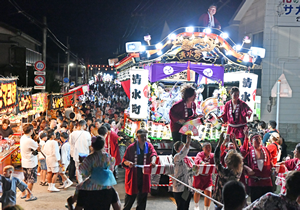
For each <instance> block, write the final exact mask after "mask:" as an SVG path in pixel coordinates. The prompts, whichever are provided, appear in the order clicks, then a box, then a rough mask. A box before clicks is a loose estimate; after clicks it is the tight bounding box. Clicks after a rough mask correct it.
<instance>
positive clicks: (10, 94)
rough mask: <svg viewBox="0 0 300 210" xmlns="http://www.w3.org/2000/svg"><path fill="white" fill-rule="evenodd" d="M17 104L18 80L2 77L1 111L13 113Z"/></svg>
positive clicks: (0, 87) (0, 92) (0, 82)
mask: <svg viewBox="0 0 300 210" xmlns="http://www.w3.org/2000/svg"><path fill="white" fill-rule="evenodd" d="M16 104H17V80H16V79H13V80H12V79H0V113H1V114H3V113H6V114H8V113H11V112H12V111H13V108H14V107H15V105H16Z"/></svg>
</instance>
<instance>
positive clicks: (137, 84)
mask: <svg viewBox="0 0 300 210" xmlns="http://www.w3.org/2000/svg"><path fill="white" fill-rule="evenodd" d="M146 38H147V40H146V39H145V41H147V43H148V45H142V43H141V42H128V43H126V52H127V53H128V55H127V56H126V57H125V58H123V59H122V60H121V61H120V62H117V63H115V64H114V68H115V69H116V70H117V72H118V80H119V81H120V82H121V84H122V86H123V88H124V90H125V93H126V94H127V96H128V97H129V98H130V107H129V109H128V111H127V116H126V120H125V129H124V132H125V133H126V134H127V135H129V136H131V137H134V134H135V132H136V130H137V129H139V128H145V129H147V130H148V132H149V133H148V137H149V138H150V139H152V140H154V141H155V140H161V141H158V142H154V143H155V144H156V143H157V144H156V145H157V147H158V149H171V147H172V144H168V142H170V141H169V140H170V139H171V133H170V129H169V124H168V123H169V119H168V113H169V109H170V108H171V106H172V104H173V103H174V102H176V101H178V100H180V99H181V96H180V88H179V86H178V84H179V83H196V84H197V85H198V88H199V89H200V90H199V91H197V93H199V95H198V97H197V98H198V100H199V103H198V105H197V112H199V113H202V114H203V113H204V116H205V119H204V123H200V124H197V125H196V127H197V129H198V131H199V132H198V133H199V135H197V136H193V138H194V139H195V140H199V141H200V140H215V139H216V138H217V136H219V133H220V132H222V131H226V126H225V125H221V124H220V123H221V122H220V121H218V120H217V116H220V115H221V114H222V111H223V110H222V108H223V106H224V104H225V102H226V100H227V92H226V88H225V87H224V83H226V82H227V81H228V80H230V81H237V82H239V84H240V90H241V91H240V92H241V94H244V96H243V95H242V96H241V99H243V100H244V99H245V100H246V103H248V102H249V103H250V104H251V105H249V106H250V107H251V108H252V110H254V108H255V96H256V88H257V78H258V77H257V75H255V74H253V73H249V70H250V69H252V68H253V67H255V66H256V65H260V64H261V61H262V58H264V56H265V50H264V49H262V48H257V47H251V48H250V49H246V48H243V46H244V44H245V43H250V42H251V40H250V39H249V37H245V38H244V39H243V42H242V44H240V45H238V44H235V43H234V42H233V41H232V40H231V39H230V38H229V36H228V34H227V33H225V32H222V31H220V30H218V29H213V28H204V27H182V28H179V29H177V30H175V31H173V32H172V33H170V34H169V35H168V36H167V37H165V38H164V39H163V40H162V41H161V42H159V43H156V44H154V45H150V40H151V39H150V38H149V36H147V37H146ZM231 70H234V71H235V72H236V73H232V72H231V73H229V74H230V75H231V76H230V77H228V76H227V77H226V74H228V73H227V72H230V71H231ZM203 81H205V82H204V83H205V84H207V83H215V84H216V85H217V86H219V90H217V91H216V92H215V94H213V96H207V97H206V98H205V100H203V98H201V97H200V96H201V95H200V94H201V92H202V91H203V87H201V86H199V85H200V84H201V83H203ZM170 82H173V83H172V85H171V86H170V85H169V84H170ZM161 83H162V84H163V85H164V86H166V87H167V88H162V87H161V86H163V85H161ZM251 84H252V85H251ZM201 88H202V89H201ZM161 89H163V90H161ZM166 89H168V91H165V90H166ZM216 128H217V129H216ZM163 140H167V141H163Z"/></svg>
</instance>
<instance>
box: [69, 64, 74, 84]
mask: <svg viewBox="0 0 300 210" xmlns="http://www.w3.org/2000/svg"><path fill="white" fill-rule="evenodd" d="M70 66H71V67H72V66H74V63H69V64H68V79H69V82H70Z"/></svg>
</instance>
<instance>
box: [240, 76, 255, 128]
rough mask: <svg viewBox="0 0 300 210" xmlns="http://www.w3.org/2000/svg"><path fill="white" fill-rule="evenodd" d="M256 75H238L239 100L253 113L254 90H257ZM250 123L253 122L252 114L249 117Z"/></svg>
mask: <svg viewBox="0 0 300 210" xmlns="http://www.w3.org/2000/svg"><path fill="white" fill-rule="evenodd" d="M257 80H258V75H256V74H252V73H242V74H241V75H240V80H239V82H240V86H239V89H240V99H242V100H243V101H244V102H246V103H247V104H248V106H249V107H250V108H251V110H252V111H253V112H254V104H255V96H256V88H257ZM249 121H250V122H252V121H253V114H252V115H251V117H250V119H249Z"/></svg>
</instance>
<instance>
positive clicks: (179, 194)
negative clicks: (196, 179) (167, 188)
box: [173, 135, 196, 210]
mask: <svg viewBox="0 0 300 210" xmlns="http://www.w3.org/2000/svg"><path fill="white" fill-rule="evenodd" d="M190 143H191V136H190V135H188V136H187V141H186V144H184V143H183V142H182V141H177V142H176V143H175V144H174V150H175V151H176V154H175V156H174V159H173V161H174V177H175V178H176V179H178V180H180V181H182V182H184V183H185V184H188V185H190V186H192V180H193V175H196V174H195V173H194V172H193V165H195V163H194V161H193V160H192V159H191V158H189V157H187V154H188V153H189V150H190ZM176 179H174V180H173V194H174V198H175V200H176V204H177V210H188V209H189V206H190V201H191V198H192V192H191V190H190V189H188V188H187V187H186V186H184V185H183V184H181V183H180V182H178V181H176Z"/></svg>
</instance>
